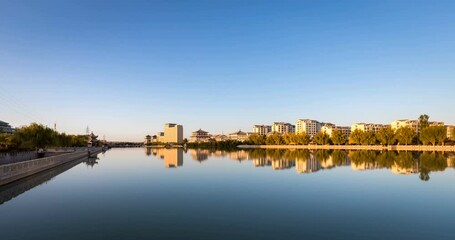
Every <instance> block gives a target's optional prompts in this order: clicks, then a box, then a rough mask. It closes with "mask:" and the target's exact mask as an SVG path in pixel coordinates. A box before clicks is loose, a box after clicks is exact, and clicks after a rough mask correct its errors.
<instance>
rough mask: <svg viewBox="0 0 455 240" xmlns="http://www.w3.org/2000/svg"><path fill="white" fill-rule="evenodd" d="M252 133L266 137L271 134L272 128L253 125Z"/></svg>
mask: <svg viewBox="0 0 455 240" xmlns="http://www.w3.org/2000/svg"><path fill="white" fill-rule="evenodd" d="M253 132H254V133H256V134H259V135H267V134H268V133H269V132H272V126H270V125H254V126H253Z"/></svg>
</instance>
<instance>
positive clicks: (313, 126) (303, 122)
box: [295, 119, 322, 137]
mask: <svg viewBox="0 0 455 240" xmlns="http://www.w3.org/2000/svg"><path fill="white" fill-rule="evenodd" d="M295 125H296V129H295V132H296V133H303V132H305V133H306V134H307V135H310V136H311V137H314V135H316V133H318V132H319V131H320V130H321V127H322V123H320V122H318V121H316V120H311V119H299V120H297V122H296V124H295Z"/></svg>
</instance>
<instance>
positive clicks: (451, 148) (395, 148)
mask: <svg viewBox="0 0 455 240" xmlns="http://www.w3.org/2000/svg"><path fill="white" fill-rule="evenodd" d="M237 147H238V148H242V149H257V148H264V149H267V148H269V149H309V150H317V149H326V150H330V149H333V150H337V149H339V150H377V151H383V150H389V151H431V152H433V151H443V152H455V146H423V145H408V146H405V145H394V146H381V145H372V146H362V145H239V146H237Z"/></svg>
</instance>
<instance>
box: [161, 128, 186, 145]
mask: <svg viewBox="0 0 455 240" xmlns="http://www.w3.org/2000/svg"><path fill="white" fill-rule="evenodd" d="M156 140H157V142H161V143H182V142H183V126H182V125H178V124H175V123H166V124H164V132H158V133H157V134H156Z"/></svg>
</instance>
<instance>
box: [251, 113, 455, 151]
mask: <svg viewBox="0 0 455 240" xmlns="http://www.w3.org/2000/svg"><path fill="white" fill-rule="evenodd" d="M428 119H429V117H428V115H421V116H420V117H419V126H420V129H421V130H420V133H417V132H416V131H415V130H414V129H413V128H411V127H401V128H398V129H397V130H393V129H392V128H391V127H390V126H388V127H384V128H381V129H380V130H379V131H378V132H376V133H375V132H372V131H362V130H358V129H356V130H354V131H353V132H351V134H350V135H349V138H347V137H346V136H345V135H344V134H343V132H342V131H340V130H333V131H332V134H331V136H330V135H329V134H327V133H326V132H322V131H321V132H318V133H317V134H316V135H315V136H314V137H313V138H311V137H310V136H309V135H307V134H306V133H298V134H296V133H287V134H284V135H281V134H271V135H268V136H265V135H252V136H250V137H249V139H248V141H247V142H246V143H244V144H253V145H308V144H317V145H346V144H349V145H377V144H381V145H384V146H389V145H396V144H399V145H411V144H414V145H418V144H423V145H433V146H435V145H442V144H444V142H445V141H446V140H447V139H446V138H447V128H446V127H445V126H429V122H428ZM453 133H454V134H453V135H454V136H455V129H454V130H453Z"/></svg>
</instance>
